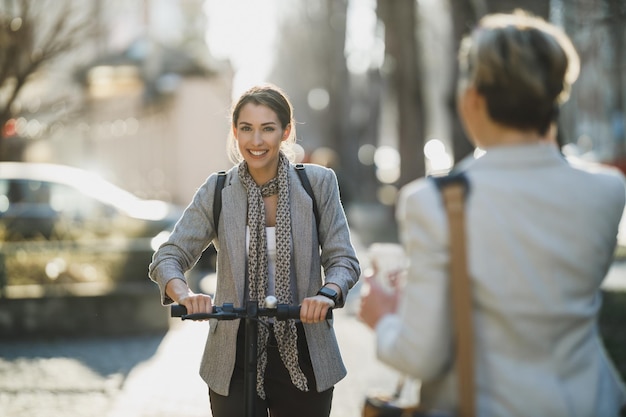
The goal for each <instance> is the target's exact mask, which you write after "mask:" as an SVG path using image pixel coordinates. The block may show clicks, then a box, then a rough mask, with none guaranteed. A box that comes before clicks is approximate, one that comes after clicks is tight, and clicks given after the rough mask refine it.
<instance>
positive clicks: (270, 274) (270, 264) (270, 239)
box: [246, 226, 276, 296]
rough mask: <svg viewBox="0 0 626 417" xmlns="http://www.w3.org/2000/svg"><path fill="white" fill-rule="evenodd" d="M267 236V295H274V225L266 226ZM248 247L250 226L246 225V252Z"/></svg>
mask: <svg viewBox="0 0 626 417" xmlns="http://www.w3.org/2000/svg"><path fill="white" fill-rule="evenodd" d="M265 236H266V238H267V294H266V296H267V295H275V291H276V290H275V288H276V286H275V278H276V227H266V228H265ZM249 247H250V227H249V226H246V253H247V251H248V248H249Z"/></svg>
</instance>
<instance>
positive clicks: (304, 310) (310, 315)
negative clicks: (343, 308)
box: [300, 295, 335, 323]
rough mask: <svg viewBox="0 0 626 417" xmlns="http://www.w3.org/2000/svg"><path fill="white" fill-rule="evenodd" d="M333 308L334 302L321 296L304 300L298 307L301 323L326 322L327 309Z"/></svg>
mask: <svg viewBox="0 0 626 417" xmlns="http://www.w3.org/2000/svg"><path fill="white" fill-rule="evenodd" d="M333 307H335V302H334V301H333V300H331V299H330V298H328V297H324V296H323V295H316V296H314V297H308V298H305V299H304V300H303V301H302V305H301V306H300V320H301V321H302V323H318V322H320V321H324V320H326V314H328V309H330V308H333Z"/></svg>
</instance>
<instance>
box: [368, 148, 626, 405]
mask: <svg viewBox="0 0 626 417" xmlns="http://www.w3.org/2000/svg"><path fill="white" fill-rule="evenodd" d="M460 169H461V170H462V171H464V172H465V174H466V175H467V177H468V179H469V184H470V186H469V187H470V188H469V195H468V199H467V208H466V218H467V221H466V228H467V251H468V263H469V265H468V267H469V273H470V276H471V278H472V295H473V301H474V311H473V318H474V326H475V329H474V330H475V334H474V338H475V361H476V362H475V363H476V367H475V370H476V375H475V377H476V389H477V397H478V398H477V407H478V410H477V413H476V414H477V415H480V416H498V417H524V416H578V417H582V416H584V417H608V416H611V417H615V416H616V415H617V414H618V411H617V410H618V409H619V408H620V406H621V405H622V404H624V401H625V400H626V395H625V391H624V385H623V383H622V381H620V378H619V376H618V374H617V372H616V371H615V369H614V367H613V365H612V363H611V361H610V359H609V357H608V356H607V353H606V352H605V350H604V347H603V345H602V340H601V338H600V336H599V330H598V325H597V315H598V311H599V308H600V305H601V300H602V295H601V291H600V285H601V283H602V280H603V279H604V277H605V275H606V273H607V270H608V268H609V266H610V264H611V259H612V255H613V251H614V249H615V244H616V235H617V229H618V223H619V221H620V217H621V215H622V212H623V210H624V200H625V187H624V179H623V177H622V176H621V175H620V174H619V173H618V172H617V171H613V172H603V171H602V170H600V171H598V172H590V171H589V170H586V169H578V168H576V167H574V166H572V164H570V163H568V162H567V161H566V160H565V158H563V157H562V156H561V155H560V154H559V153H558V151H557V150H556V148H555V147H553V146H551V145H548V144H537V145H527V146H499V147H494V148H490V149H489V150H488V151H487V153H486V154H485V155H484V156H482V157H480V158H478V159H476V160H472V161H469V162H468V163H465V164H462V166H461V167H460ZM398 219H399V224H400V230H401V233H402V240H403V243H404V245H405V247H406V249H407V252H408V256H409V257H410V262H411V266H410V270H409V273H408V283H407V287H406V289H405V291H404V293H403V298H402V300H401V302H400V307H399V312H398V314H397V315H389V316H386V317H385V318H383V319H382V320H381V321H380V322H379V323H378V326H377V329H376V330H377V343H378V355H379V357H380V358H381V359H382V360H383V361H384V362H386V363H387V364H389V365H391V366H393V367H394V368H397V369H399V370H401V371H403V372H406V373H408V374H411V375H413V376H415V377H416V378H418V379H420V380H422V392H421V394H422V397H421V398H422V401H423V402H424V403H425V405H434V406H437V407H439V408H442V409H454V407H455V405H456V404H457V396H456V385H455V384H456V379H455V373H454V368H453V367H452V363H453V355H454V353H453V352H454V350H453V341H452V333H451V329H452V324H451V317H450V303H449V293H448V284H449V277H448V266H449V262H450V258H449V254H448V248H449V239H448V226H447V221H446V215H445V210H444V208H443V206H442V201H441V196H440V193H439V192H438V191H437V189H436V187H435V185H434V182H433V181H431V180H428V179H422V180H419V181H417V182H415V183H413V184H410V185H408V186H407V187H406V188H404V189H403V191H402V196H401V198H400V203H399V207H398Z"/></svg>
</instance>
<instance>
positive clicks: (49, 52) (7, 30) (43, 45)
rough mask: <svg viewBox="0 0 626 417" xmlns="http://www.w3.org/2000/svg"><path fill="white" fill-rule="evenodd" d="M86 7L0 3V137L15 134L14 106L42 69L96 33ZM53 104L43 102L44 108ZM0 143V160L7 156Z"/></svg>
mask: <svg viewBox="0 0 626 417" xmlns="http://www.w3.org/2000/svg"><path fill="white" fill-rule="evenodd" d="M85 10H86V8H85V7H84V6H82V8H76V7H74V4H73V3H71V2H70V1H65V2H50V1H48V2H46V1H42V0H2V2H1V3H0V127H2V130H1V131H0V135H1V137H2V138H3V139H5V138H6V136H7V135H12V134H14V132H12V131H10V130H11V129H8V127H9V126H7V122H9V121H10V120H11V119H14V118H16V117H17V116H19V114H20V113H21V110H20V107H21V106H17V104H18V103H19V100H20V93H22V92H23V91H24V88H25V86H27V85H28V83H29V82H30V81H31V80H32V79H33V78H35V77H36V76H37V75H39V74H41V72H43V71H42V70H43V69H44V67H45V66H46V65H48V64H50V63H52V62H54V61H56V60H57V59H59V58H60V57H62V56H63V55H65V54H67V53H68V52H70V51H72V50H74V49H75V48H77V47H78V46H79V45H80V44H81V43H83V42H85V40H86V39H88V38H89V37H91V36H93V34H94V33H95V30H94V28H95V25H94V23H93V20H92V19H88V18H86V13H85ZM53 104H54V103H44V106H45V107H47V108H50V107H52V105H53ZM6 143H7V141H6V140H0V160H6V159H9V158H11V157H13V158H15V155H13V156H12V155H8V152H7V150H6V149H5V148H6Z"/></svg>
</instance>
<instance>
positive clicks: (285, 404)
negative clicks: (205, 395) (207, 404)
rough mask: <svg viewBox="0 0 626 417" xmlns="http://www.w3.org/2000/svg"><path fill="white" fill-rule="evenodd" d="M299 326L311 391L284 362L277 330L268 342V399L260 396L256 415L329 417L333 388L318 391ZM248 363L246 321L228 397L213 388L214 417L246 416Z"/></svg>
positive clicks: (301, 353)
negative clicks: (297, 383)
mask: <svg viewBox="0 0 626 417" xmlns="http://www.w3.org/2000/svg"><path fill="white" fill-rule="evenodd" d="M297 328H298V357H299V360H300V367H301V369H302V371H303V372H304V374H305V375H306V378H307V381H308V385H309V391H308V392H303V391H300V390H299V389H298V388H296V387H295V386H294V385H293V383H292V382H291V378H290V377H289V371H287V368H285V365H283V362H282V360H281V359H280V353H279V351H278V345H277V342H276V339H275V338H274V332H273V330H270V337H269V340H268V344H267V368H266V370H265V400H263V399H261V398H260V397H259V396H256V401H255V409H256V413H255V417H267V415H268V410H269V415H270V416H271V417H294V416H297V417H328V416H329V415H330V407H331V403H332V399H333V388H330V389H328V390H326V391H323V392H317V387H316V384H315V377H314V375H313V367H312V365H311V357H310V355H309V349H308V346H307V343H306V337H305V334H304V329H303V327H302V324H300V323H298V324H297ZM244 363H245V323H244V321H243V320H242V321H241V325H240V326H239V333H238V335H237V359H236V362H235V370H234V371H233V376H232V379H231V381H230V391H229V395H228V396H227V397H225V396H223V395H219V394H217V393H215V392H214V391H213V390H209V397H210V400H211V412H212V413H213V417H244V416H245V415H246V414H245V398H244V385H245V384H244Z"/></svg>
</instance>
